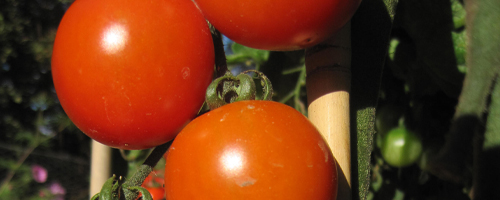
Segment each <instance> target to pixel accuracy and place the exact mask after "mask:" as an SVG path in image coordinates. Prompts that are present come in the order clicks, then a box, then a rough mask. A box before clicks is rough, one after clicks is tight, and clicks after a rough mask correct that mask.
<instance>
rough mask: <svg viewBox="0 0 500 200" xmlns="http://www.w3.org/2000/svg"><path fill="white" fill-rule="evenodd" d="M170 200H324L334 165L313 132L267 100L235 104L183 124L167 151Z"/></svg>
mask: <svg viewBox="0 0 500 200" xmlns="http://www.w3.org/2000/svg"><path fill="white" fill-rule="evenodd" d="M165 191H166V197H167V199H168V200H188V199H189V200H197V199H259V200H262V199H273V200H285V199H286V200H299V199H301V200H312V199H314V200H326V199H335V198H336V195H337V171H336V162H335V159H334V158H333V156H332V154H331V152H330V149H329V147H328V144H326V142H325V141H324V139H323V138H322V136H321V135H320V134H319V132H318V131H317V130H316V129H315V127H314V126H313V125H312V124H311V123H310V122H309V121H308V120H307V119H306V118H305V117H304V116H303V115H302V114H301V113H299V112H298V111H296V110H295V109H293V108H291V107H289V106H286V105H284V104H280V103H277V102H272V101H240V102H235V103H231V104H229V105H225V106H222V107H220V108H218V109H215V110H213V111H210V112H208V113H206V114H204V115H202V116H200V117H198V118H196V119H195V120H193V121H192V122H191V123H189V124H188V125H187V126H186V127H185V128H184V129H183V130H182V131H181V133H180V134H179V135H178V137H177V138H176V139H175V140H174V142H173V144H172V146H171V147H170V149H169V151H168V152H167V154H166V166H165Z"/></svg>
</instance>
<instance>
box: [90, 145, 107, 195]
mask: <svg viewBox="0 0 500 200" xmlns="http://www.w3.org/2000/svg"><path fill="white" fill-rule="evenodd" d="M91 156H92V157H91V161H90V190H89V192H90V196H91V197H92V196H94V195H95V194H97V193H99V192H100V191H101V188H102V185H104V182H106V180H108V179H109V178H111V174H110V173H111V148H110V147H108V146H106V145H103V144H101V143H99V142H96V141H95V140H92V155H91Z"/></svg>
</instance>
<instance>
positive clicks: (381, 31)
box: [350, 0, 397, 200]
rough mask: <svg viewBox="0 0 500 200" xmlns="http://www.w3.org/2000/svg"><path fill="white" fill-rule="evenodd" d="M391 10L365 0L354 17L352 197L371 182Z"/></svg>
mask: <svg viewBox="0 0 500 200" xmlns="http://www.w3.org/2000/svg"><path fill="white" fill-rule="evenodd" d="M385 2H387V1H385ZM392 2H393V3H391V4H390V5H391V6H395V3H397V1H392ZM389 12H390V11H388V8H387V7H386V4H384V1H382V0H374V1H362V2H361V5H360V7H359V9H358V11H357V12H356V14H355V15H354V16H353V18H352V20H351V21H352V23H351V27H352V31H351V37H352V38H351V43H352V58H351V60H352V64H351V65H352V67H351V70H352V78H351V79H352V83H351V93H350V98H351V100H350V110H351V111H350V115H351V162H352V165H351V166H352V177H351V181H352V182H351V186H352V199H353V200H365V199H366V198H367V195H368V190H369V187H370V182H371V179H370V177H371V176H370V170H371V167H370V160H371V153H372V150H373V135H374V133H375V107H376V106H377V100H378V96H379V94H378V91H379V89H380V80H381V77H382V68H383V66H384V62H385V58H386V56H387V52H388V46H389V37H390V33H391V28H392V23H391V17H390V15H389Z"/></svg>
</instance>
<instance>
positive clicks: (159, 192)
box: [137, 187, 165, 200]
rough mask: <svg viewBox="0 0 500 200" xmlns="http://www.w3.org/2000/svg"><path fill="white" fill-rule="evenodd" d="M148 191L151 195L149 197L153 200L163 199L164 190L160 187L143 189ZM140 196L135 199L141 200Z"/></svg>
mask: <svg viewBox="0 0 500 200" xmlns="http://www.w3.org/2000/svg"><path fill="white" fill-rule="evenodd" d="M144 188H146V189H147V190H148V192H149V193H150V194H151V197H153V200H162V199H165V189H163V188H162V187H144ZM140 197H142V194H139V196H138V197H137V199H138V200H139V199H141V198H140Z"/></svg>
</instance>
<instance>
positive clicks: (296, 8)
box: [195, 0, 361, 50]
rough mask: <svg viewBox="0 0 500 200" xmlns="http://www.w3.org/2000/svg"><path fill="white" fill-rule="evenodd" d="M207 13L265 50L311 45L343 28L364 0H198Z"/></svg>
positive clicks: (241, 40) (246, 41)
mask: <svg viewBox="0 0 500 200" xmlns="http://www.w3.org/2000/svg"><path fill="white" fill-rule="evenodd" d="M195 1H196V4H197V5H198V7H199V8H200V9H201V11H202V12H203V14H204V15H205V17H206V18H207V19H208V21H210V23H212V24H213V25H214V26H215V27H216V28H217V29H218V30H219V31H220V32H221V33H223V34H224V35H226V36H227V37H229V38H230V39H232V40H234V41H235V42H237V43H240V44H243V45H245V46H249V47H252V48H258V49H265V50H296V49H302V48H306V47H311V46H313V45H315V44H318V43H319V42H321V41H323V40H325V39H326V38H327V37H328V36H329V35H331V34H332V33H334V32H335V31H337V30H338V29H340V28H341V27H342V26H343V25H344V24H345V23H346V22H347V21H349V20H350V18H351V16H352V15H353V14H354V12H355V11H356V9H357V7H358V5H359V3H360V2H361V0H309V1H304V0H273V1H269V0H222V1H213V0H195Z"/></svg>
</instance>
